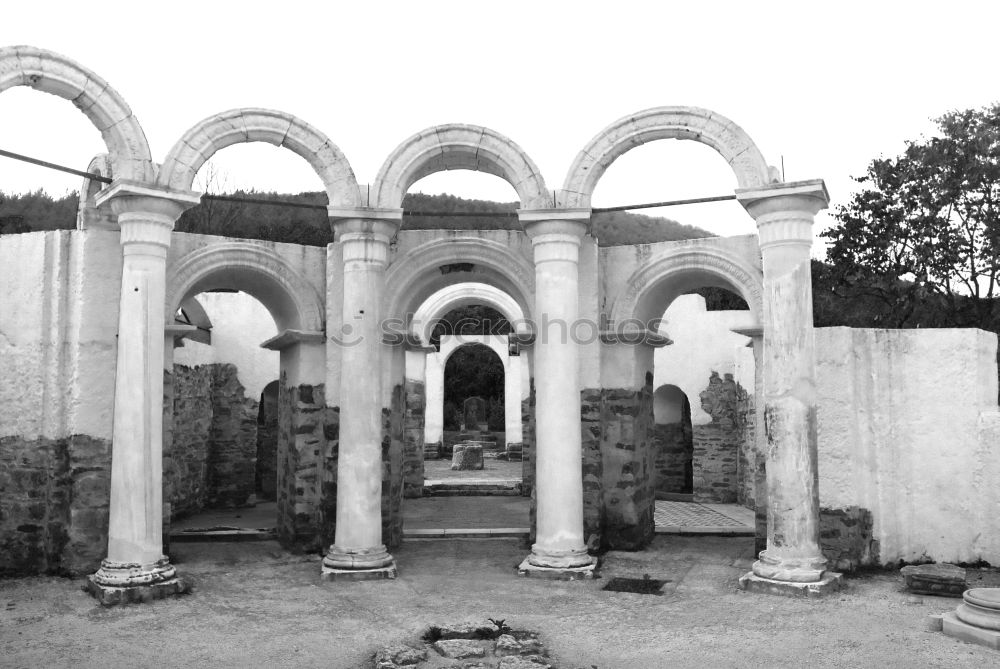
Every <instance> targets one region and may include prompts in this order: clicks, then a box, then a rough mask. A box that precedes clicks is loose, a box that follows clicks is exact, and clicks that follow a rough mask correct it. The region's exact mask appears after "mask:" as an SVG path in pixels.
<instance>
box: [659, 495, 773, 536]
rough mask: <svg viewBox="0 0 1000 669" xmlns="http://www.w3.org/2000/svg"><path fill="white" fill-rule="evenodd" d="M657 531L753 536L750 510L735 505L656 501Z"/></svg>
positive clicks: (752, 514)
mask: <svg viewBox="0 0 1000 669" xmlns="http://www.w3.org/2000/svg"><path fill="white" fill-rule="evenodd" d="M653 520H654V522H655V524H656V532H657V533H659V534H688V533H691V534H734V535H744V536H753V533H754V512H753V511H751V510H750V509H747V508H745V507H742V506H740V505H738V504H698V503H695V502H670V501H662V500H657V501H656V509H655V510H654V512H653Z"/></svg>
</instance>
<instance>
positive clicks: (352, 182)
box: [157, 108, 361, 207]
mask: <svg viewBox="0 0 1000 669" xmlns="http://www.w3.org/2000/svg"><path fill="white" fill-rule="evenodd" d="M244 142H267V143H268V144H273V145H275V146H279V147H285V148H287V149H289V150H291V151H293V152H294V153H296V154H298V155H299V156H301V157H302V158H304V159H305V160H306V162H308V163H309V165H310V166H311V167H312V168H313V169H314V170H315V171H316V174H317V175H319V178H320V179H321V180H322V181H323V187H324V188H325V189H326V193H327V196H328V197H329V198H330V205H331V206H335V207H357V206H360V204H361V193H360V191H359V190H358V182H357V179H355V178H354V171H353V170H352V169H351V165H350V163H348V161H347V157H346V156H344V154H343V152H342V151H341V150H340V149H339V148H338V147H337V145H336V144H334V143H333V142H331V141H330V140H329V139H327V137H326V136H325V135H324V134H323V133H321V132H320V131H319V130H317V129H316V128H314V127H313V126H311V125H309V124H308V123H306V122H305V121H303V120H301V119H298V118H296V117H295V116H292V115H291V114H286V113H285V112H281V111H274V110H271V109H252V108H247V109H232V110H229V111H226V112H222V113H221V114H215V115H213V116H209V117H208V118H206V119H205V120H203V121H201V122H200V123H198V124H197V125H195V126H194V127H193V128H191V129H190V130H188V131H187V132H186V133H184V135H183V136H182V137H181V138H180V139H179V140H178V141H177V143H176V144H174V146H173V148H172V149H170V153H168V154H167V158H166V160H164V161H163V167H162V168H161V169H160V175H159V178H158V179H157V182H158V183H159V184H160V185H161V186H165V187H167V188H172V189H174V190H182V191H189V190H191V185H192V184H193V183H194V176H195V174H196V173H197V172H198V170H199V169H200V168H201V166H202V165H204V164H205V162H206V161H207V160H208V159H209V158H211V157H212V156H213V155H215V153H216V152H217V151H219V150H221V149H224V148H226V147H227V146H232V145H233V144H240V143H244Z"/></svg>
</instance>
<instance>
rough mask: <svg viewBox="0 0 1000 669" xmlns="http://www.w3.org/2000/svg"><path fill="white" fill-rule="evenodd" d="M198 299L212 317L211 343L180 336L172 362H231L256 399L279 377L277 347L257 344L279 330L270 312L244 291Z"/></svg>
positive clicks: (244, 385) (204, 294) (244, 384)
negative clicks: (272, 347) (273, 349)
mask: <svg viewBox="0 0 1000 669" xmlns="http://www.w3.org/2000/svg"><path fill="white" fill-rule="evenodd" d="M197 300H198V302H199V303H200V304H201V306H202V307H203V308H204V309H205V313H207V314H208V317H209V319H210V320H211V321H212V343H211V345H207V344H202V343H200V342H196V341H192V340H189V339H185V340H183V342H184V345H183V346H181V347H179V348H175V349H174V364H175V365H186V366H188V367H195V366H197V365H210V364H214V363H229V364H232V365H234V366H235V367H236V369H237V370H239V371H238V375H239V379H240V383H242V384H243V387H244V388H245V389H246V394H247V396H248V397H250V398H251V399H254V400H259V399H260V395H261V393H262V392H264V387H265V386H267V384H268V383H271V382H272V381H275V380H277V378H278V362H279V360H278V358H279V353H278V351H271V350H268V349H265V348H261V347H260V346H259V344H261V343H262V342H264V341H267V340H268V339H270V338H271V337H274V336H275V335H276V334H278V329H277V327H276V326H275V324H274V319H273V318H271V314H270V313H269V312H268V311H267V309H266V308H265V307H264V305H263V304H261V303H260V302H259V301H258V300H257V299H255V298H254V297H252V296H251V295H248V294H247V293H243V292H238V293H202V294H200V295H198V297H197Z"/></svg>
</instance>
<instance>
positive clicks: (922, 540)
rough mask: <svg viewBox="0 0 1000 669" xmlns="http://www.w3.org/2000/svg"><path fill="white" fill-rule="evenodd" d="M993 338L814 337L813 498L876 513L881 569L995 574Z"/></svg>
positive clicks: (998, 420)
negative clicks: (965, 567)
mask: <svg viewBox="0 0 1000 669" xmlns="http://www.w3.org/2000/svg"><path fill="white" fill-rule="evenodd" d="M996 350H997V338H996V335H994V334H992V333H987V332H983V331H980V330H971V329H964V330H954V329H940V330H934V329H932V330H862V329H850V328H820V329H817V330H816V352H817V353H816V367H817V379H818V385H817V395H818V433H819V442H818V443H819V493H820V505H821V507H823V508H824V509H850V508H852V507H859V508H861V509H866V510H869V511H870V512H871V515H872V523H873V539H874V540H875V541H876V542H877V557H873V559H877V561H878V562H880V563H881V564H892V563H894V562H896V561H897V560H905V561H919V560H934V561H939V562H944V561H947V562H970V561H975V560H978V559H983V560H986V561H988V562H990V563H992V564H997V563H1000V514H998V513H997V509H998V508H1000V485H998V482H1000V449H998V448H997V443H998V437H1000V431H998V426H1000V414H998V412H997V404H996V398H997V367H996Z"/></svg>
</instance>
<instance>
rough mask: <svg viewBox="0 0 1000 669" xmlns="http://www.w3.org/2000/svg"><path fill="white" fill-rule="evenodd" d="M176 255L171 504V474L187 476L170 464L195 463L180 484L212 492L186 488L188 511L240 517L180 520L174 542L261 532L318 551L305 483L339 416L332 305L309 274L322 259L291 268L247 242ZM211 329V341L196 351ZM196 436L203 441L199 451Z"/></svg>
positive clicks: (299, 261) (170, 276)
mask: <svg viewBox="0 0 1000 669" xmlns="http://www.w3.org/2000/svg"><path fill="white" fill-rule="evenodd" d="M187 249H192V250H189V251H187V252H186V253H185V251H186V250H187ZM171 254H172V255H173V254H176V255H177V256H178V257H176V258H174V257H170V258H168V271H167V290H166V297H167V300H166V309H167V310H168V312H169V313H170V320H169V321H168V322H169V323H172V325H169V326H168V328H167V336H168V337H172V338H173V339H175V340H177V339H182V340H183V342H184V346H182V347H179V348H176V349H175V348H173V347H168V348H167V349H166V355H165V360H164V368H165V370H166V371H167V374H166V375H165V378H164V387H165V389H167V391H165V395H166V396H167V397H168V398H170V399H168V401H167V403H168V404H170V405H172V406H173V407H174V412H173V413H174V415H173V416H172V421H171V425H172V426H173V428H174V430H179V432H177V433H175V434H169V433H168V432H167V431H166V430H165V432H164V454H165V456H164V457H165V460H164V476H165V479H164V480H165V483H167V485H165V488H164V490H165V499H166V498H167V494H168V491H170V485H169V483H168V472H170V471H171V468H172V467H175V468H179V469H182V470H184V467H183V466H181V465H175V464H173V463H169V464H168V461H167V458H171V459H176V460H178V462H180V463H181V464H183V463H185V462H187V463H190V464H188V465H187V468H186V470H185V472H186V477H185V476H180V475H178V476H177V477H176V478H178V479H186V480H188V481H189V482H190V481H204V482H205V483H204V487H203V489H202V490H201V491H199V490H196V489H194V484H190V485H189V486H188V489H186V491H185V495H187V496H188V497H190V498H192V500H193V501H190V502H186V507H185V508H186V509H188V510H192V511H193V510H194V508H193V507H197V506H199V505H200V507H201V508H202V509H208V510H211V509H212V508H213V507H216V508H229V509H236V511H235V512H232V511H230V512H228V513H227V514H226V515H225V516H224V517H215V518H214V520H211V521H206V520H204V519H202V518H201V517H200V516H195V517H193V518H192V519H189V520H186V521H181V523H180V524H179V525H178V528H177V529H176V530H175V531H173V532H172V534H173V535H175V536H186V535H184V533H183V530H184V529H185V528H187V529H193V528H195V527H196V526H200V527H202V528H203V527H205V526H208V527H218V526H231V527H234V528H237V529H239V530H240V531H241V532H242V531H250V530H253V531H257V532H259V531H260V530H262V529H264V530H266V531H267V532H268V533H269V534H271V535H272V536H273V535H274V534H276V535H277V538H278V539H279V541H281V542H282V544H284V545H285V546H287V547H289V548H295V549H300V550H301V549H311V548H313V547H318V546H319V544H320V540H319V537H320V516H321V514H320V504H321V500H320V490H319V489H318V486H316V485H315V483H314V482H313V481H312V480H311V479H309V475H311V469H310V468H311V467H318V462H319V461H320V459H321V458H323V457H326V456H327V453H326V451H325V449H323V448H320V445H321V444H323V443H325V441H324V434H325V432H324V431H325V429H326V425H327V423H328V422H329V421H330V420H331V416H330V415H329V414H330V410H329V409H327V407H326V403H325V398H324V385H323V382H324V380H325V377H324V374H325V372H324V368H325V345H324V341H325V340H324V336H323V333H322V328H323V323H324V320H325V319H324V305H323V302H322V300H321V298H320V297H319V293H318V290H317V288H316V282H317V280H318V277H316V276H313V275H312V274H311V273H310V272H309V270H308V268H309V267H310V265H315V264H316V262H317V261H319V260H321V258H322V257H324V255H325V254H324V252H323V251H322V250H317V251H316V253H315V256H316V257H315V258H312V259H310V257H309V254H308V253H305V252H301V251H296V252H294V253H292V254H290V255H288V256H287V257H286V256H282V255H280V254H279V253H278V251H277V250H275V249H273V248H269V247H265V246H263V245H260V244H253V243H249V242H222V243H216V244H210V245H207V246H205V245H203V244H199V243H196V240H195V241H192V240H187V241H183V240H182V241H179V242H178V243H177V244H176V245H175V246H173V247H172V248H171ZM199 310H200V311H199ZM206 323H207V324H209V327H210V335H209V337H208V339H207V340H206V339H204V338H202V339H201V341H189V340H197V338H198V334H199V332H200V331H201V330H204V329H205V325H206ZM175 363H176V364H175ZM276 379H277V381H276ZM192 384H193V385H194V386H195V388H196V389H198V390H199V392H201V395H198V394H197V393H195V392H194V391H192V390H191V389H190V388H189V386H192ZM275 385H276V386H277V391H276V392H275ZM174 389H176V395H175V394H174ZM206 393H207V396H205V395H206ZM188 414H191V415H190V416H189V415H188ZM262 428H263V429H262ZM191 431H194V432H199V434H201V435H207V436H204V437H202V438H201V439H200V440H199V439H198V438H195V437H194V436H191V435H189V434H188V432H191ZM198 448H203V449H204V452H205V454H206V455H205V461H204V464H203V465H202V463H201V462H199V461H198V460H197V458H195V457H194V456H193V455H190V452H191V451H196V450H197V449H198ZM303 472H306V474H307V476H306V477H305V478H303ZM171 476H172V475H171ZM171 494H174V493H171ZM180 497H182V496H179V495H175V498H178V499H179V498H180ZM171 513H172V514H173V515H175V516H179V515H183V511H180V510H174V509H172V510H171Z"/></svg>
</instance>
